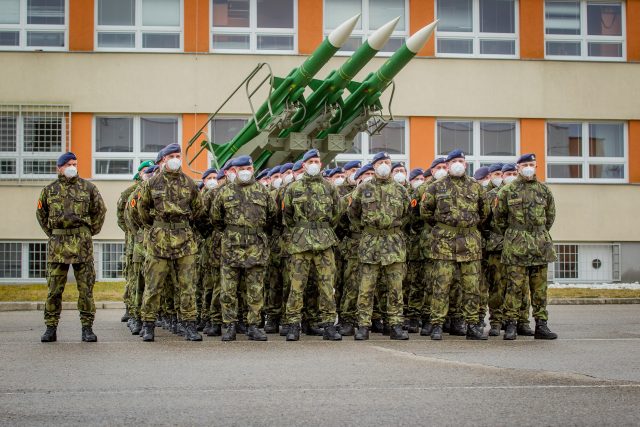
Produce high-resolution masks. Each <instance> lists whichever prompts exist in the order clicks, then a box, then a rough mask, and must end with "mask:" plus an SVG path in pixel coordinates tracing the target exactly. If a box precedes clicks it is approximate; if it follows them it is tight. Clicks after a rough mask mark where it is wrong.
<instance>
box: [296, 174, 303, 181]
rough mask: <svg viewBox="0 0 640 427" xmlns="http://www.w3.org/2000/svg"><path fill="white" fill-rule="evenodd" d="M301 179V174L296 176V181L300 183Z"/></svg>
mask: <svg viewBox="0 0 640 427" xmlns="http://www.w3.org/2000/svg"><path fill="white" fill-rule="evenodd" d="M302 178H304V174H303V173H299V174H298V175H296V181H300V180H301V179H302Z"/></svg>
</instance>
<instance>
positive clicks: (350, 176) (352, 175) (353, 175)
mask: <svg viewBox="0 0 640 427" xmlns="http://www.w3.org/2000/svg"><path fill="white" fill-rule="evenodd" d="M349 182H350V183H351V184H355V183H356V173H355V172H354V173H352V174H351V175H349Z"/></svg>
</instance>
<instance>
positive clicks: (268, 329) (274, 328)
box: [264, 318, 280, 334]
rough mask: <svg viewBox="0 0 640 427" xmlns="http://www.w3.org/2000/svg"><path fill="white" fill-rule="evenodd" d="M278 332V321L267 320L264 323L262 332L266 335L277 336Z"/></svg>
mask: <svg viewBox="0 0 640 427" xmlns="http://www.w3.org/2000/svg"><path fill="white" fill-rule="evenodd" d="M279 330H280V321H279V320H278V319H272V318H268V319H267V321H266V322H265V323H264V332H265V333H267V334H277V333H278V331H279Z"/></svg>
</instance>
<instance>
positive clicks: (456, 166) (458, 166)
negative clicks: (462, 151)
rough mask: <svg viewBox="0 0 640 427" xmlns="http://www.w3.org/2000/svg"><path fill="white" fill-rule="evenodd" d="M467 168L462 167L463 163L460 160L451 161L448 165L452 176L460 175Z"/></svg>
mask: <svg viewBox="0 0 640 427" xmlns="http://www.w3.org/2000/svg"><path fill="white" fill-rule="evenodd" d="M466 170H467V168H465V167H464V164H462V163H460V162H455V163H452V164H451V165H450V166H449V173H450V174H451V175H452V176H462V175H464V173H465V172H466Z"/></svg>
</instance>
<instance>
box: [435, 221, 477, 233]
mask: <svg viewBox="0 0 640 427" xmlns="http://www.w3.org/2000/svg"><path fill="white" fill-rule="evenodd" d="M437 226H438V227H440V228H442V229H444V230H447V231H451V232H452V233H460V234H471V233H473V232H474V231H477V230H478V229H477V228H476V227H454V226H452V225H448V224H445V223H443V222H439V223H437Z"/></svg>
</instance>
